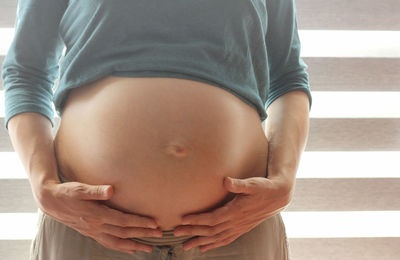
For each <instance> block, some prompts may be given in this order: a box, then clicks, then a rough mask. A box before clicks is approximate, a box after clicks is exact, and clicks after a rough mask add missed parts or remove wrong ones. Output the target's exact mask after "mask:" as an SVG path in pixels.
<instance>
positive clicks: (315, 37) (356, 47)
mask: <svg viewBox="0 0 400 260" xmlns="http://www.w3.org/2000/svg"><path fill="white" fill-rule="evenodd" d="M299 36H300V41H301V56H303V57H392V58H394V57H400V31H357V30H299ZM13 37H14V28H0V39H1V40H0V55H5V54H6V53H7V51H8V48H9V46H10V44H11V41H12V39H13Z"/></svg>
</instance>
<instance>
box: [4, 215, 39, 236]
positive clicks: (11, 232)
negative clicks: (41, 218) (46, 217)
mask: <svg viewBox="0 0 400 260" xmlns="http://www.w3.org/2000/svg"><path fill="white" fill-rule="evenodd" d="M37 220H38V214H37V213H0V230H1V232H0V240H19V239H22V240H27V239H33V238H34V236H35V234H36V232H37Z"/></svg>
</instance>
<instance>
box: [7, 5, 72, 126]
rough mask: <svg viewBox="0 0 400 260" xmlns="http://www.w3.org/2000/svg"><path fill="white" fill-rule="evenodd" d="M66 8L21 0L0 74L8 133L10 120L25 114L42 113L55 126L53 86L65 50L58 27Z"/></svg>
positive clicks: (64, 6)
mask: <svg viewBox="0 0 400 260" xmlns="http://www.w3.org/2000/svg"><path fill="white" fill-rule="evenodd" d="M66 6H67V2H66V0H19V1H18V6H17V13H16V20H15V24H14V37H13V39H12V42H11V44H10V47H9V49H8V51H7V54H6V57H5V58H4V61H3V65H2V72H1V77H2V80H3V88H4V101H5V118H4V127H5V128H6V130H8V121H9V120H10V119H11V118H12V117H13V116H15V115H17V114H19V113H23V112H36V113H40V114H42V115H44V116H46V117H47V118H48V119H49V120H50V121H51V124H52V127H54V110H53V106H52V102H53V85H54V82H55V80H56V79H57V77H58V74H59V64H58V63H59V59H60V57H61V55H62V51H63V48H64V42H63V41H62V39H61V37H60V35H59V32H58V27H59V22H60V20H61V17H62V15H63V14H64V12H65V9H66Z"/></svg>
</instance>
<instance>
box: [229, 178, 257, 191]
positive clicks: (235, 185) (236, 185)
mask: <svg viewBox="0 0 400 260" xmlns="http://www.w3.org/2000/svg"><path fill="white" fill-rule="evenodd" d="M224 185H225V187H226V189H227V190H228V191H230V192H233V193H251V190H250V184H249V181H248V180H246V179H235V178H231V177H225V179H224Z"/></svg>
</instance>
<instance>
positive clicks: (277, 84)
mask: <svg viewBox="0 0 400 260" xmlns="http://www.w3.org/2000/svg"><path fill="white" fill-rule="evenodd" d="M266 4H267V13H268V27H267V28H268V29H267V34H266V45H267V55H268V67H269V76H270V89H269V94H268V98H267V102H266V104H265V108H266V109H267V108H268V107H269V105H271V103H272V102H273V101H274V100H275V99H277V98H279V97H280V96H282V95H284V94H286V93H288V92H289V91H292V90H301V91H304V92H305V93H306V94H307V95H308V98H309V109H310V110H311V106H312V96H311V91H310V85H309V80H308V73H307V72H306V69H307V67H308V66H307V65H306V64H305V63H304V61H303V59H302V58H301V57H300V47H301V44H300V39H299V35H298V29H297V20H296V7H295V2H294V0H279V1H276V0H266Z"/></svg>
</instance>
